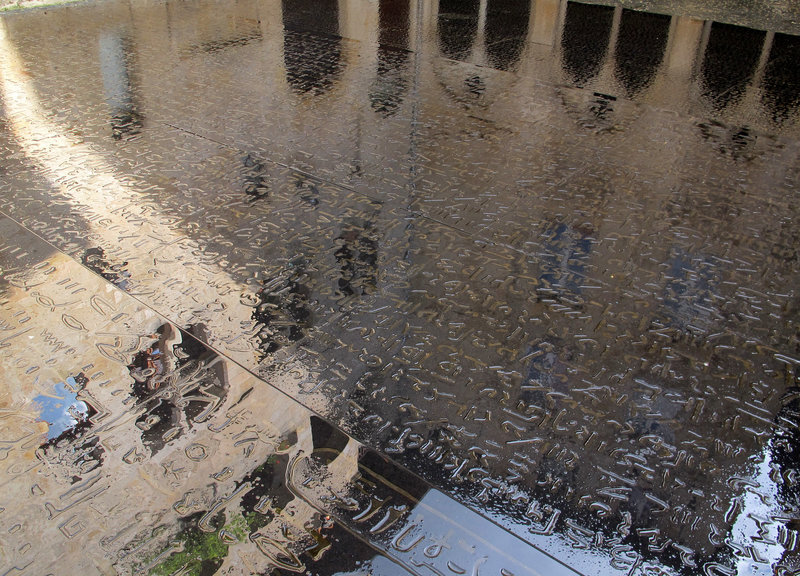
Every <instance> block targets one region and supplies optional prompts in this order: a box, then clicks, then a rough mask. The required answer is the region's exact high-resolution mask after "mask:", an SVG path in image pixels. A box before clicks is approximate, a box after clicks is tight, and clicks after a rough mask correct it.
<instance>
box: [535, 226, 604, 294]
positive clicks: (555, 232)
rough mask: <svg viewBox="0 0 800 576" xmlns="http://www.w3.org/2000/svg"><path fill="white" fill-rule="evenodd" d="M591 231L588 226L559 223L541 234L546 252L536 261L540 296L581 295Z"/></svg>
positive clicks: (590, 243)
mask: <svg viewBox="0 0 800 576" xmlns="http://www.w3.org/2000/svg"><path fill="white" fill-rule="evenodd" d="M592 231H593V230H592V229H591V227H589V226H584V227H582V226H574V227H570V226H567V225H566V224H564V223H558V224H554V225H551V226H550V227H549V229H548V230H546V231H545V232H544V233H543V236H544V242H543V243H544V246H545V248H546V252H545V255H543V256H542V257H541V259H540V260H539V262H538V264H539V266H540V269H541V273H540V276H539V279H540V280H541V281H542V283H543V288H542V289H541V292H542V294H543V295H549V296H554V297H556V298H559V297H562V296H577V295H579V294H580V292H581V288H580V286H581V284H582V283H583V277H584V276H585V270H584V269H585V266H586V264H585V261H586V259H587V257H588V256H589V252H590V251H591V248H592V240H591V237H590V235H591V233H592Z"/></svg>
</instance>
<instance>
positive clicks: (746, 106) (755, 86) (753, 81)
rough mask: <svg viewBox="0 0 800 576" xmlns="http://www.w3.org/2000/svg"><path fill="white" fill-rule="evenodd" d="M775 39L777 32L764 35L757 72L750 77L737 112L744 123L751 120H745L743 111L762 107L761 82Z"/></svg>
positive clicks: (737, 115)
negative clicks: (742, 115)
mask: <svg viewBox="0 0 800 576" xmlns="http://www.w3.org/2000/svg"><path fill="white" fill-rule="evenodd" d="M774 39H775V32H767V34H766V36H765V37H764V44H762V46H761V55H760V56H759V57H758V64H756V69H755V72H753V76H752V77H751V78H750V82H749V83H748V84H747V88H745V93H744V96H743V97H742V103H741V105H740V106H739V108H740V111H739V112H738V113H737V114H736V117H737V118H739V123H740V124H744V123H745V122H747V120H749V119H747V120H745V119H744V118H742V117H741V114H742V111H744V113H747V112H749V111H751V110H759V109H760V106H761V96H760V91H761V82H762V81H763V80H764V72H765V70H766V68H767V62H769V55H770V52H771V51H772V42H773V41H774Z"/></svg>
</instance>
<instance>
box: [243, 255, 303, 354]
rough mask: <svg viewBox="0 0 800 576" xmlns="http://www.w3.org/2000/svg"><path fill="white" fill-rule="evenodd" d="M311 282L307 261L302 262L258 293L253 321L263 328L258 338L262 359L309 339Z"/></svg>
mask: <svg viewBox="0 0 800 576" xmlns="http://www.w3.org/2000/svg"><path fill="white" fill-rule="evenodd" d="M308 280H309V278H308V275H307V274H306V264H305V261H304V260H303V259H302V258H298V259H297V260H295V261H293V262H291V263H290V267H289V269H288V270H286V271H285V272H284V273H283V274H281V275H279V276H277V277H275V278H271V279H269V280H266V281H265V282H264V287H263V288H261V290H259V291H258V292H257V293H256V298H257V303H256V307H255V309H254V310H253V316H252V317H253V320H255V321H256V322H257V323H258V325H259V326H260V330H259V332H258V334H257V337H258V340H259V342H258V348H259V349H260V350H261V352H262V355H263V356H262V358H263V357H264V356H266V355H267V354H272V353H273V352H275V351H277V350H279V349H280V348H283V347H284V346H287V345H289V344H291V343H292V342H297V341H298V340H301V339H302V338H303V337H305V335H306V332H307V330H308V328H309V326H310V325H311V308H310V305H309V301H308V300H309V297H310V295H311V289H310V288H309V287H308V285H307V284H306V282H308Z"/></svg>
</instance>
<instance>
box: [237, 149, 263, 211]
mask: <svg viewBox="0 0 800 576" xmlns="http://www.w3.org/2000/svg"><path fill="white" fill-rule="evenodd" d="M242 166H243V170H242V180H243V185H242V187H243V188H244V192H245V194H247V195H248V196H252V197H253V200H258V199H259V198H263V197H264V196H266V195H267V194H268V193H269V180H268V178H267V168H266V164H264V162H262V161H260V160H258V159H257V158H254V157H253V156H252V155H251V154H248V155H247V156H245V157H244V158H243V159H242Z"/></svg>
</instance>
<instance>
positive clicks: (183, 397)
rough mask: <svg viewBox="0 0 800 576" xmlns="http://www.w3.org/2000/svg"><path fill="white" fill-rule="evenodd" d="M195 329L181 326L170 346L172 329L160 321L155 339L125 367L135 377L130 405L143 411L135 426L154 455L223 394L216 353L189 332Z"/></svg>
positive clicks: (206, 413)
mask: <svg viewBox="0 0 800 576" xmlns="http://www.w3.org/2000/svg"><path fill="white" fill-rule="evenodd" d="M198 330H200V329H199V328H197V327H195V328H191V327H190V328H189V329H188V331H183V330H180V335H179V337H178V340H177V342H175V343H174V344H172V345H171V347H170V344H171V342H173V338H172V336H173V335H172V328H171V326H170V325H168V324H164V325H162V326H161V327H160V328H159V329H158V331H157V334H158V340H157V341H156V342H154V343H153V344H152V345H151V346H149V347H148V348H147V349H145V350H141V351H139V352H137V353H136V354H135V355H134V356H133V360H132V362H131V364H130V365H129V366H128V371H129V372H130V374H131V376H132V377H133V379H134V384H133V390H132V397H133V398H135V399H136V400H135V401H136V404H135V408H134V409H135V410H137V411H140V412H141V414H140V415H139V417H138V418H137V419H136V426H137V428H139V429H140V430H141V431H142V442H143V443H144V445H145V446H147V447H149V448H150V452H151V454H153V455H154V454H156V453H157V452H159V451H160V450H161V449H162V448H163V447H164V446H165V445H166V444H167V443H168V442H169V441H170V440H173V439H175V438H178V437H180V436H181V435H183V434H184V432H186V430H187V429H190V428H191V427H192V425H193V424H194V423H195V422H203V421H205V420H207V419H208V418H210V417H211V415H212V414H213V413H214V411H215V410H216V409H217V408H218V407H219V406H220V405H221V404H222V402H223V400H224V399H225V396H226V395H227V388H228V386H227V383H226V381H225V375H224V372H223V364H222V362H220V360H219V357H218V356H217V354H216V353H215V352H213V351H212V350H210V349H209V348H207V347H206V346H204V345H203V344H201V343H200V342H199V341H198V340H196V339H194V338H193V337H192V336H191V335H190V334H191V332H192V331H198Z"/></svg>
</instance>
